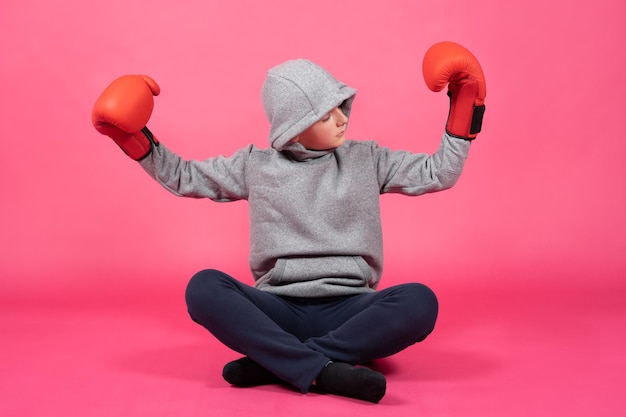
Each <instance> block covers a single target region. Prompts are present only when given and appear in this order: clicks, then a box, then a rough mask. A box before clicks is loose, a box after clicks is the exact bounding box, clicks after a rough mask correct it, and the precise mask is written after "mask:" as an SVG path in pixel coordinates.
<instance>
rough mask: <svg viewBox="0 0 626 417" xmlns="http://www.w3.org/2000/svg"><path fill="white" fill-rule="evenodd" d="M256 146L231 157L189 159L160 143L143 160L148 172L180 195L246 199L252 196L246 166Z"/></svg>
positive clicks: (214, 198) (220, 200) (169, 189)
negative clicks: (249, 191) (249, 193)
mask: <svg viewBox="0 0 626 417" xmlns="http://www.w3.org/2000/svg"><path fill="white" fill-rule="evenodd" d="M252 150H253V146H252V145H250V146H248V147H247V148H243V149H241V150H239V151H238V152H236V153H235V154H234V155H233V156H231V157H224V156H217V157H214V158H209V159H206V160H204V161H195V160H190V161H188V160H184V159H183V158H181V157H180V156H178V155H177V154H175V153H174V152H172V151H170V150H169V149H167V148H166V147H165V146H164V145H163V144H159V146H156V147H154V149H153V150H152V153H151V154H150V155H148V156H147V157H146V158H145V159H143V160H141V161H140V162H139V164H140V165H141V167H142V168H143V169H144V170H145V171H146V172H147V173H148V175H150V176H151V177H152V178H154V179H155V180H156V181H157V182H158V183H159V184H161V185H162V186H163V187H165V189H166V190H168V191H169V192H171V193H172V194H175V195H177V196H180V197H193V198H209V199H211V200H213V201H218V202H228V201H236V200H245V199H247V197H248V188H247V184H246V167H247V164H248V161H249V158H250V154H251V152H252Z"/></svg>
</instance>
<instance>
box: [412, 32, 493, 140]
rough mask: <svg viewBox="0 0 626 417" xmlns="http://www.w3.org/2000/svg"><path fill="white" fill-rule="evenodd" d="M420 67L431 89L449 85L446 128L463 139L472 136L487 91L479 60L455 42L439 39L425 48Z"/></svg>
mask: <svg viewBox="0 0 626 417" xmlns="http://www.w3.org/2000/svg"><path fill="white" fill-rule="evenodd" d="M422 71H423V73H424V81H426V85H427V86H428V88H430V89H431V90H432V91H435V92H438V91H441V90H443V88H444V87H445V86H446V84H447V85H448V95H449V96H450V113H449V114H448V121H447V123H446V132H448V134H450V135H452V136H456V137H459V138H462V139H466V140H472V139H475V138H476V135H477V134H478V133H479V132H480V130H481V127H482V123H483V115H484V113H485V96H486V95H487V86H486V84H485V76H484V75H483V70H482V68H481V67H480V64H479V63H478V60H477V59H476V58H475V57H474V55H472V53H471V52H470V51H468V50H467V49H465V48H464V47H463V46H461V45H459V44H457V43H454V42H439V43H436V44H435V45H433V46H431V47H430V49H428V51H427V52H426V55H425V56H424V62H423V65H422Z"/></svg>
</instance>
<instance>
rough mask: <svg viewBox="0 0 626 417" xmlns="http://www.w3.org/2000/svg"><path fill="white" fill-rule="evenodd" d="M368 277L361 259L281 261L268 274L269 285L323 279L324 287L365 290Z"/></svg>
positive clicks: (332, 258)
mask: <svg viewBox="0 0 626 417" xmlns="http://www.w3.org/2000/svg"><path fill="white" fill-rule="evenodd" d="M371 277H372V271H371V269H370V266H369V265H368V264H367V262H365V260H364V259H363V258H362V257H361V256H321V257H290V258H281V259H278V260H277V261H276V265H275V267H274V269H273V270H272V272H271V276H270V279H269V283H270V284H271V285H288V284H293V283H296V282H304V281H314V280H320V279H323V280H324V281H326V282H328V283H336V284H337V285H349V286H367V284H368V282H369V281H370V279H371Z"/></svg>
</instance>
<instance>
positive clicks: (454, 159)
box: [374, 134, 470, 196]
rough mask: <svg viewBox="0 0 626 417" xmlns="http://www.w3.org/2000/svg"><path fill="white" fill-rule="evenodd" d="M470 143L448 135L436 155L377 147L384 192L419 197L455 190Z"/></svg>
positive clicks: (445, 135) (378, 170) (444, 137)
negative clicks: (451, 188) (453, 187)
mask: <svg viewBox="0 0 626 417" xmlns="http://www.w3.org/2000/svg"><path fill="white" fill-rule="evenodd" d="M469 148H470V142H469V141H466V140H464V139H458V138H454V137H452V136H449V135H448V134H444V135H443V138H442V139H441V143H440V145H439V149H437V151H436V152H435V153H434V154H432V155H428V154H424V153H411V152H406V151H392V150H390V149H387V148H375V149H374V160H375V163H376V164H377V165H376V169H377V175H378V184H379V185H380V193H381V194H383V193H399V194H405V195H412V196H417V195H421V194H425V193H432V192H436V191H441V190H445V189H447V188H450V187H452V186H453V185H454V184H455V183H456V181H457V180H458V179H459V176H460V175H461V172H462V171H463V165H464V164H465V159H466V158H467V155H468V152H469Z"/></svg>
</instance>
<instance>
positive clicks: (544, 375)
mask: <svg viewBox="0 0 626 417" xmlns="http://www.w3.org/2000/svg"><path fill="white" fill-rule="evenodd" d="M523 274H533V276H532V279H531V280H528V279H527V280H526V281H525V280H524V279H523V278H524V276H522V275H521V273H520V275H517V274H515V273H509V274H506V275H505V276H500V277H499V278H501V279H500V280H499V282H500V283H496V282H498V280H494V279H493V278H494V277H483V278H482V279H478V278H477V277H464V281H465V284H464V285H459V284H458V282H456V283H455V281H454V280H452V279H441V280H434V281H433V283H431V285H432V286H433V287H434V288H435V289H436V291H437V292H438V293H439V297H440V302H441V307H442V310H441V315H440V321H439V326H438V328H437V329H436V331H435V333H434V334H433V335H432V337H431V338H429V339H427V340H426V341H425V342H423V343H421V344H419V345H416V346H414V347H411V348H409V349H407V350H406V351H404V352H402V353H400V354H398V355H396V356H393V357H391V358H387V359H385V360H382V361H380V362H378V363H377V364H376V367H377V368H378V369H379V370H381V371H382V372H384V373H385V374H386V375H387V377H388V391H387V395H386V396H385V397H384V398H383V400H382V401H381V402H380V404H378V405H374V404H369V403H363V402H360V401H356V400H350V399H345V398H340V397H333V396H325V395H320V394H308V395H302V394H300V393H298V392H295V391H293V390H291V389H288V388H285V387H280V386H267V387H259V388H251V389H239V388H233V387H230V386H229V385H228V384H227V383H226V382H224V381H223V380H222V379H221V376H220V372H221V367H222V366H223V364H224V363H225V362H227V361H229V360H231V359H234V358H236V357H237V354H235V353H233V352H231V351H229V350H228V349H226V348H225V347H223V346H222V345H220V344H219V343H218V342H217V341H215V339H213V338H212V336H210V335H209V334H208V333H206V332H205V331H204V330H203V329H202V328H200V327H199V326H197V325H195V324H194V323H192V322H191V321H190V320H189V319H188V318H187V316H186V313H185V308H184V304H183V301H182V291H183V288H184V282H183V281H182V280H181V281H180V282H176V284H172V285H169V286H165V287H162V288H160V289H158V290H148V291H146V294H143V295H139V291H140V290H139V288H138V287H137V286H135V287H134V288H129V289H128V292H127V293H126V294H124V295H117V296H114V295H113V294H114V293H116V292H117V291H118V290H119V289H121V288H123V287H124V286H123V285H121V284H119V285H117V288H116V285H113V286H112V287H109V289H108V290H105V289H102V288H101V289H100V290H98V291H93V292H91V291H76V290H75V291H74V293H72V292H68V293H66V294H62V293H60V292H58V290H57V292H46V291H37V292H35V293H36V295H35V296H29V297H26V296H23V295H20V294H3V295H2V299H1V301H2V302H1V304H0V306H1V307H0V308H1V309H2V311H1V315H0V317H1V319H0V320H1V321H0V325H1V327H0V328H1V329H2V338H3V343H2V345H1V346H0V355H1V358H2V362H1V368H0V371H1V373H2V378H3V381H4V382H3V384H2V392H1V394H0V398H2V399H1V401H0V415H2V416H46V417H53V416H93V417H95V416H107V417H108V416H115V415H117V416H168V417H169V416H294V415H298V416H302V417H305V416H345V415H358V416H381V415H389V416H412V415H415V416H454V417H457V416H463V417H467V416H485V417H487V416H534V417H536V416H560V415H563V416H569V417H572V416H622V415H624V414H623V413H624V410H626V400H625V399H624V395H623V390H624V386H625V385H626V352H625V351H624V343H623V341H624V339H625V336H626V335H625V329H626V305H625V303H624V301H623V300H624V296H625V295H626V291H625V286H624V285H623V284H621V283H618V281H617V280H608V279H606V277H603V278H604V281H605V282H613V283H614V285H603V286H594V285H593V282H594V279H598V278H600V277H593V276H586V274H584V273H581V274H579V276H576V275H575V274H574V275H573V276H572V275H571V274H568V277H567V279H568V281H569V282H570V283H569V284H568V285H566V286H563V285H555V282H557V281H558V277H556V278H557V280H555V276H554V275H553V272H552V273H550V274H551V275H550V276H549V277H548V276H547V274H548V272H547V271H545V270H543V271H540V270H537V269H536V270H532V269H529V270H528V271H526V272H524V273H523ZM542 274H546V276H542ZM92 278H93V277H92ZM96 278H98V277H96ZM103 278H104V277H103ZM120 278H122V281H123V278H124V277H120ZM526 278H528V277H526ZM561 278H565V277H561ZM544 279H549V282H552V284H551V285H550V284H549V285H546V284H545V283H542V280H544ZM120 282H121V281H120ZM515 282H516V283H515ZM470 283H471V285H470ZM142 291H145V289H142Z"/></svg>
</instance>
